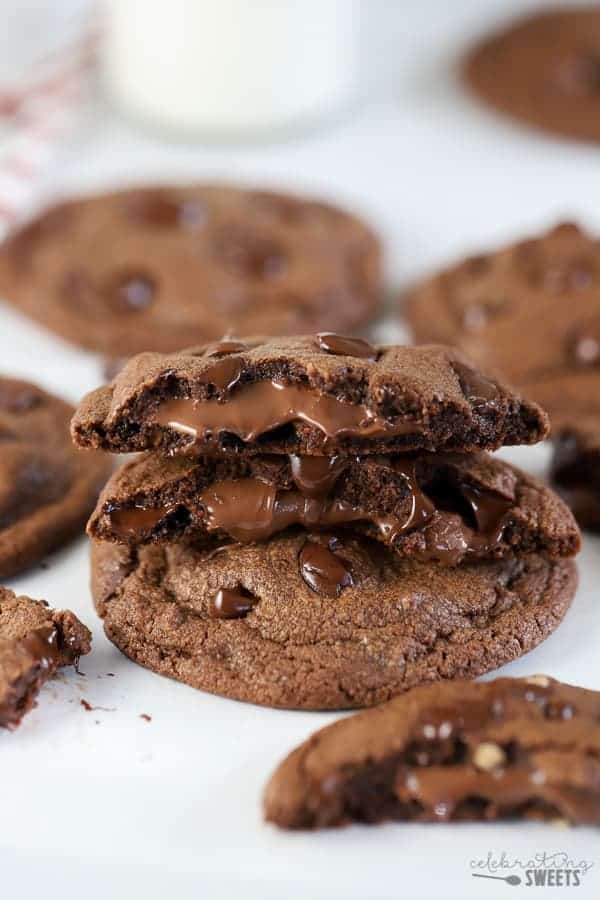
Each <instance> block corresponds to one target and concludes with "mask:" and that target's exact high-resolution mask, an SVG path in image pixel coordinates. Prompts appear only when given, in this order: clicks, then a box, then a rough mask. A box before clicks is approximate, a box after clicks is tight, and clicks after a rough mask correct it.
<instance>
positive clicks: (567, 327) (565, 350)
mask: <svg viewBox="0 0 600 900" xmlns="http://www.w3.org/2000/svg"><path fill="white" fill-rule="evenodd" d="M405 309H406V315H407V318H408V320H409V322H410V325H411V326H412V329H413V332H414V336H415V339H416V340H417V341H419V342H421V341H441V342H444V343H448V344H452V345H455V346H458V347H460V348H461V349H462V350H464V351H465V352H466V353H467V354H468V355H469V356H470V357H471V358H473V359H474V360H475V361H476V362H478V364H480V365H482V366H484V367H486V368H487V369H492V370H497V371H499V372H501V373H502V374H503V375H504V377H505V378H506V379H507V380H508V381H510V382H512V383H513V384H515V385H517V386H518V387H519V388H520V389H521V390H522V391H523V393H524V394H526V395H527V396H528V397H531V398H532V399H534V400H536V401H537V402H538V403H540V404H541V406H543V407H544V408H545V409H546V410H547V411H548V412H549V413H550V416H551V420H552V424H553V426H555V427H557V426H558V425H560V424H561V423H563V422H565V421H570V420H572V419H573V417H578V416H594V415H598V416H599V417H600V241H598V240H597V239H596V238H594V237H592V236H591V235H589V234H588V233H586V232H585V231H583V230H582V229H581V228H580V227H579V226H577V225H575V224H572V223H563V224H560V225H557V226H556V227H555V228H552V229H551V230H550V231H548V232H547V233H545V234H543V235H541V236H540V237H533V238H531V239H528V240H522V241H519V242H518V243H515V244H511V245H510V246H508V247H503V248H501V249H499V250H496V251H493V252H491V253H484V254H479V255H477V256H473V257H470V258H469V259H466V260H464V261H462V262H460V263H458V264H457V265H454V266H450V267H449V268H447V269H445V270H443V271H442V272H439V273H437V274H436V275H434V276H433V277H431V278H429V279H428V280H426V281H425V282H423V283H422V284H421V285H419V286H417V287H416V288H415V289H413V290H412V291H411V292H410V294H409V296H408V297H407V298H406V303H405Z"/></svg>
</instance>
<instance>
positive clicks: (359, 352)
mask: <svg viewBox="0 0 600 900" xmlns="http://www.w3.org/2000/svg"><path fill="white" fill-rule="evenodd" d="M317 340H318V342H319V348H320V349H321V350H324V351H325V352H326V353H331V354H333V355H334V356H356V357H358V358H360V359H377V350H376V349H375V347H373V346H372V345H371V344H370V343H369V342H368V341H365V340H363V338H351V337H345V336H344V335H341V334H334V333H333V332H331V331H322V332H321V334H318V335H317Z"/></svg>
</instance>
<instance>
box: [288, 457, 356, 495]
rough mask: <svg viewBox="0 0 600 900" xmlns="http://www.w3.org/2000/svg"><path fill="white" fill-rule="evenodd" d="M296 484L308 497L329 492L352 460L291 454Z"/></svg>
mask: <svg viewBox="0 0 600 900" xmlns="http://www.w3.org/2000/svg"><path fill="white" fill-rule="evenodd" d="M289 460H290V465H291V468H292V478H293V479H294V484H295V485H296V487H297V488H298V490H299V491H301V492H302V493H303V494H304V495H305V496H306V497H323V496H325V495H326V494H328V493H329V491H330V490H331V489H332V487H333V486H334V484H335V482H336V481H337V479H338V478H339V476H340V475H341V474H342V472H343V471H344V470H345V469H346V468H347V467H348V466H349V464H350V463H351V462H352V460H350V459H344V458H342V457H340V456H297V455H295V454H290V456H289Z"/></svg>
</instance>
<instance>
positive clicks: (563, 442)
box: [551, 418, 600, 531]
mask: <svg viewBox="0 0 600 900" xmlns="http://www.w3.org/2000/svg"><path fill="white" fill-rule="evenodd" d="M553 445H554V454H553V457H552V465H551V477H552V481H553V483H554V485H555V486H556V488H557V490H558V491H559V493H560V494H561V495H562V496H563V497H564V499H565V500H566V502H567V503H568V504H569V506H570V507H571V509H572V510H573V512H574V513H575V516H576V518H577V521H578V522H579V523H580V525H582V527H583V528H589V529H590V530H592V531H599V530H600V420H598V419H595V418H590V419H578V420H577V422H576V423H572V424H570V425H565V426H563V427H562V428H561V429H560V431H558V432H557V434H556V435H555V436H554V439H553Z"/></svg>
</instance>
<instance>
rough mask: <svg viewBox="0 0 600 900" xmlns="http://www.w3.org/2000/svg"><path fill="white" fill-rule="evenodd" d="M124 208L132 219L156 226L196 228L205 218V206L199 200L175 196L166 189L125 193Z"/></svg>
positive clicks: (142, 223)
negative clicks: (131, 194)
mask: <svg viewBox="0 0 600 900" xmlns="http://www.w3.org/2000/svg"><path fill="white" fill-rule="evenodd" d="M124 208H125V209H126V212H127V213H128V215H129V216H130V217H131V218H132V219H133V220H134V221H137V222H139V223H140V224H141V225H151V226H154V227H158V228H165V229H167V228H176V227H182V228H198V227H199V226H200V225H202V224H203V223H204V222H205V220H206V208H205V206H204V204H203V203H202V202H201V201H198V200H194V199H191V198H188V199H186V198H185V197H182V196H175V194H174V193H171V192H169V191H167V190H154V191H153V190H152V189H148V190H145V191H139V192H137V193H135V192H133V196H130V195H129V194H125V203H124Z"/></svg>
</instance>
